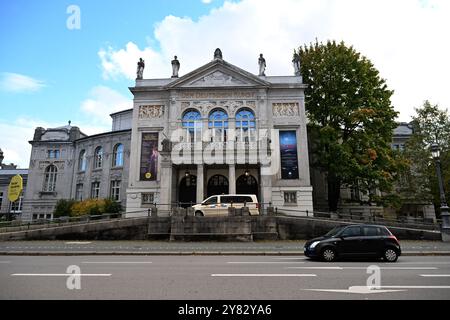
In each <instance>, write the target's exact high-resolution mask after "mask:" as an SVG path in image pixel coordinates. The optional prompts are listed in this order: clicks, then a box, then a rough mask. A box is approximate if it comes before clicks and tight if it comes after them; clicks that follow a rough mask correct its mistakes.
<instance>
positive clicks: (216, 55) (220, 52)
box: [214, 48, 223, 60]
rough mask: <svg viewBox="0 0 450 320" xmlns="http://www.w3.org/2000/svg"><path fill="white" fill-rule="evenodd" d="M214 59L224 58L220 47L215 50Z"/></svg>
mask: <svg viewBox="0 0 450 320" xmlns="http://www.w3.org/2000/svg"><path fill="white" fill-rule="evenodd" d="M214 59H220V60H222V59H223V58H222V51H221V50H220V49H219V48H217V49H216V51H214Z"/></svg>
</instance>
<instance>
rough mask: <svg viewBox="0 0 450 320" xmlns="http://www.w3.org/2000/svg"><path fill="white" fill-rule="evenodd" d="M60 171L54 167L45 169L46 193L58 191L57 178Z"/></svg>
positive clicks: (50, 166)
mask: <svg viewBox="0 0 450 320" xmlns="http://www.w3.org/2000/svg"><path fill="white" fill-rule="evenodd" d="M57 174H58V169H57V168H56V167H55V166H54V165H49V166H48V167H47V168H46V169H45V174H44V190H43V191H45V192H54V191H55V190H56V178H57Z"/></svg>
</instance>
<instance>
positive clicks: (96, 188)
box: [91, 181, 100, 199]
mask: <svg viewBox="0 0 450 320" xmlns="http://www.w3.org/2000/svg"><path fill="white" fill-rule="evenodd" d="M99 196H100V182H98V181H96V182H93V183H92V186H91V198H92V199H98V198H99Z"/></svg>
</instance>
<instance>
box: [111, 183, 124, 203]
mask: <svg viewBox="0 0 450 320" xmlns="http://www.w3.org/2000/svg"><path fill="white" fill-rule="evenodd" d="M120 183H121V182H120V181H119V180H115V181H111V192H110V197H111V199H113V200H115V201H120Z"/></svg>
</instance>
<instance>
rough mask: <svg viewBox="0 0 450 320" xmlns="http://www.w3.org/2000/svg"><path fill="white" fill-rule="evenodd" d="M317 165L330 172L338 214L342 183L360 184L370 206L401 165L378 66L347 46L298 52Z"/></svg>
mask: <svg viewBox="0 0 450 320" xmlns="http://www.w3.org/2000/svg"><path fill="white" fill-rule="evenodd" d="M298 54H299V55H300V61H301V71H302V76H303V82H304V83H306V84H307V85H308V88H307V89H305V99H306V100H305V104H306V112H307V115H308V118H309V130H310V132H311V133H312V137H314V143H313V144H312V146H311V147H312V165H313V166H315V167H317V168H319V169H320V170H321V171H322V172H325V173H326V176H327V182H328V206H329V209H330V210H331V211H336V210H337V207H338V203H339V199H340V190H341V186H342V185H343V184H348V185H353V184H355V183H358V187H359V189H360V190H361V191H362V192H364V193H366V194H368V195H369V199H370V202H372V201H376V202H382V200H383V199H381V198H378V197H376V196H375V193H374V190H376V189H378V190H381V191H385V192H386V191H389V190H391V188H392V182H393V181H394V179H395V175H396V171H397V169H398V166H399V165H400V162H399V161H397V159H396V157H395V155H394V153H393V152H392V150H391V147H390V143H391V141H392V132H393V129H394V128H395V127H396V123H395V121H394V119H395V118H396V116H397V112H395V111H394V109H393V107H392V106H391V101H390V98H391V96H392V94H393V91H390V90H388V88H387V85H386V83H385V80H383V79H381V78H380V76H379V73H378V71H377V70H376V69H375V67H374V66H373V64H372V63H371V62H370V61H369V60H368V59H367V58H365V57H364V56H362V55H361V54H360V53H358V52H356V51H355V49H353V47H347V46H346V45H345V44H344V43H343V42H341V43H336V42H334V41H328V42H327V43H326V44H323V43H318V42H317V41H316V42H315V43H313V44H310V45H309V46H307V45H305V46H304V47H300V48H299V49H298Z"/></svg>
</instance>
